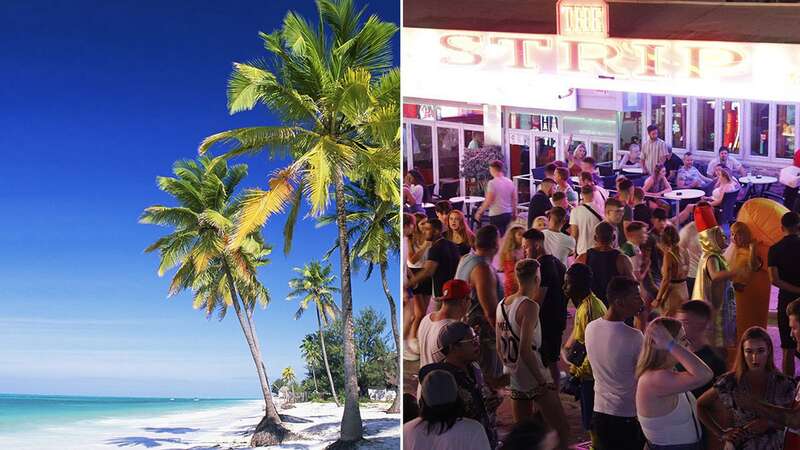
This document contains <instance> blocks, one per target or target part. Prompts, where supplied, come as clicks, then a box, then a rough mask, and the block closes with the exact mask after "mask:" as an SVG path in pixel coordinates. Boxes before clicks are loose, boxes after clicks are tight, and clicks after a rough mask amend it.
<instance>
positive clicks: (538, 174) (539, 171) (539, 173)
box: [531, 166, 544, 180]
mask: <svg viewBox="0 0 800 450" xmlns="http://www.w3.org/2000/svg"><path fill="white" fill-rule="evenodd" d="M531 176H532V177H533V179H534V180H544V166H542V167H534V168H533V169H531Z"/></svg>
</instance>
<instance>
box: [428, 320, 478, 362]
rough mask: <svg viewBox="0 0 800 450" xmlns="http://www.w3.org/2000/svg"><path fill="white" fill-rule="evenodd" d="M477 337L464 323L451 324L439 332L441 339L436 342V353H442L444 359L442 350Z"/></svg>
mask: <svg viewBox="0 0 800 450" xmlns="http://www.w3.org/2000/svg"><path fill="white" fill-rule="evenodd" d="M471 336H475V332H474V331H473V330H472V327H470V326H469V325H467V324H466V323H464V322H460V321H459V322H450V323H448V324H447V325H445V326H444V327H443V328H442V330H441V331H439V337H438V339H437V340H436V353H441V354H442V357H444V356H445V355H444V353H442V350H443V349H444V348H446V347H450V346H451V345H453V344H458V343H459V342H461V341H463V340H464V339H466V338H468V337H471Z"/></svg>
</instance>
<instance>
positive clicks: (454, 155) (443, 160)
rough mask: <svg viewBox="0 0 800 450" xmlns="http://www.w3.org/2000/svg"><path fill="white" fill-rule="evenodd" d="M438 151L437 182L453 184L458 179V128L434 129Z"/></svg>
mask: <svg viewBox="0 0 800 450" xmlns="http://www.w3.org/2000/svg"><path fill="white" fill-rule="evenodd" d="M436 135H437V136H436V139H437V144H438V149H439V182H440V183H446V182H453V181H456V182H457V181H458V179H459V166H458V164H459V159H458V128H445V127H437V128H436Z"/></svg>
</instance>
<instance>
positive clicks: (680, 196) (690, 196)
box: [663, 189, 706, 200]
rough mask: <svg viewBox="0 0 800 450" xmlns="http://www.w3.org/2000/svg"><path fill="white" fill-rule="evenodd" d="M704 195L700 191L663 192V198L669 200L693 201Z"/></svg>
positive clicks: (678, 190)
mask: <svg viewBox="0 0 800 450" xmlns="http://www.w3.org/2000/svg"><path fill="white" fill-rule="evenodd" d="M704 195H706V193H705V192H704V191H701V190H700V189H676V190H674V191H669V192H665V193H664V194H663V197H664V198H667V199H670V200H694V199H696V198H700V197H702V196H704Z"/></svg>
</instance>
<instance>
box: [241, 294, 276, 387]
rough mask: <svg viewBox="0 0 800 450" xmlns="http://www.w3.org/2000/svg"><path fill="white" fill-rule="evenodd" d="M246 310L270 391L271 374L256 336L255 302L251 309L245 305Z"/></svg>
mask: <svg viewBox="0 0 800 450" xmlns="http://www.w3.org/2000/svg"><path fill="white" fill-rule="evenodd" d="M245 308H246V309H247V323H248V325H249V326H250V333H251V334H252V335H253V341H254V342H255V344H256V350H257V351H258V359H259V360H260V361H261V370H263V371H264V378H265V379H266V381H267V389H268V390H269V389H270V385H269V375H268V373H269V372H267V366H266V365H265V364H264V358H263V357H262V356H261V355H262V353H261V344H260V342H261V341H260V340H259V339H258V335H257V334H256V323H255V322H254V321H253V312H254V311H255V309H256V307H255V302H253V306H252V307H251V308H247V305H245ZM270 392H271V391H270Z"/></svg>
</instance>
